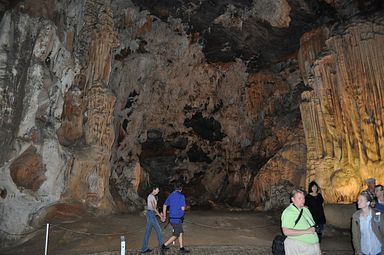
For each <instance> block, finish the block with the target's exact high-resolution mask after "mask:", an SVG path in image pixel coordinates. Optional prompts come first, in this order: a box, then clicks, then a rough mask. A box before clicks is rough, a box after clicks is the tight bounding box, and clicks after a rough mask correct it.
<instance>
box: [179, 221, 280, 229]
mask: <svg viewBox="0 0 384 255" xmlns="http://www.w3.org/2000/svg"><path fill="white" fill-rule="evenodd" d="M184 222H186V223H189V224H192V225H196V226H200V227H204V228H212V229H222V230H244V228H226V227H220V226H211V225H206V224H201V223H195V222H192V221H188V220H184ZM271 226H275V225H273V224H268V225H263V226H255V227H252V228H246V229H258V228H266V227H271Z"/></svg>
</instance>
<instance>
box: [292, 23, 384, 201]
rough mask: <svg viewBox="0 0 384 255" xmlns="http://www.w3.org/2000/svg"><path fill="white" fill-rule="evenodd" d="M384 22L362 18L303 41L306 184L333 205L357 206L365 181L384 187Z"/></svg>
mask: <svg viewBox="0 0 384 255" xmlns="http://www.w3.org/2000/svg"><path fill="white" fill-rule="evenodd" d="M383 32H384V19H383V18H382V17H379V16H373V17H370V18H369V19H368V20H360V19H358V18H356V19H354V20H351V21H350V22H349V24H347V25H339V26H336V27H334V28H332V30H331V31H329V30H328V29H325V28H324V29H318V30H316V31H312V32H309V33H306V34H305V35H304V36H303V37H302V38H301V46H300V51H299V56H298V59H299V65H300V69H301V72H302V76H303V79H304V81H305V83H306V85H308V86H310V87H311V88H312V89H313V90H312V91H306V92H304V93H303V94H302V99H303V102H302V103H301V107H300V109H301V115H302V119H303V125H304V131H305V137H306V143H307V149H308V154H307V167H308V172H307V181H310V180H313V179H315V180H316V181H318V183H319V185H320V186H321V187H322V188H323V194H324V197H325V200H326V201H327V202H330V203H348V202H352V201H355V200H356V198H357V194H358V192H359V191H360V190H362V189H363V188H364V180H365V179H366V178H368V177H375V178H376V179H378V183H384V130H383V128H384V126H383V125H384V68H383V66H384V34H383Z"/></svg>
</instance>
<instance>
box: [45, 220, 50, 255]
mask: <svg viewBox="0 0 384 255" xmlns="http://www.w3.org/2000/svg"><path fill="white" fill-rule="evenodd" d="M48 233H49V223H47V228H46V230H45V253H44V254H45V255H47V254H48Z"/></svg>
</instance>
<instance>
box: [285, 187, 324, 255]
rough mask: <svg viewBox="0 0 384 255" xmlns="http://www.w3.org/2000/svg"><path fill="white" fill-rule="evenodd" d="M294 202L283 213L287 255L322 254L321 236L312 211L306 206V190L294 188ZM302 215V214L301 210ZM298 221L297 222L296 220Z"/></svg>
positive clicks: (292, 198) (292, 195)
mask: <svg viewBox="0 0 384 255" xmlns="http://www.w3.org/2000/svg"><path fill="white" fill-rule="evenodd" d="M291 201H292V203H291V204H290V205H289V206H288V207H287V208H285V210H284V211H283V214H282V215H281V227H282V230H283V233H284V235H286V236H287V238H286V239H285V241H284V250H285V254H286V255H320V254H321V251H320V245H319V238H318V236H317V234H316V229H315V227H314V226H315V221H314V220H313V218H312V215H311V212H310V211H309V210H308V208H306V207H304V202H305V197H304V192H303V191H301V190H299V189H294V190H293V191H292V193H291ZM301 210H303V211H302V213H301V216H300V217H299V215H300V212H301ZM296 221H297V222H296Z"/></svg>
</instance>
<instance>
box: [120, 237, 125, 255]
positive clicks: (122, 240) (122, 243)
mask: <svg viewBox="0 0 384 255" xmlns="http://www.w3.org/2000/svg"><path fill="white" fill-rule="evenodd" d="M120 255H125V236H120Z"/></svg>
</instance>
